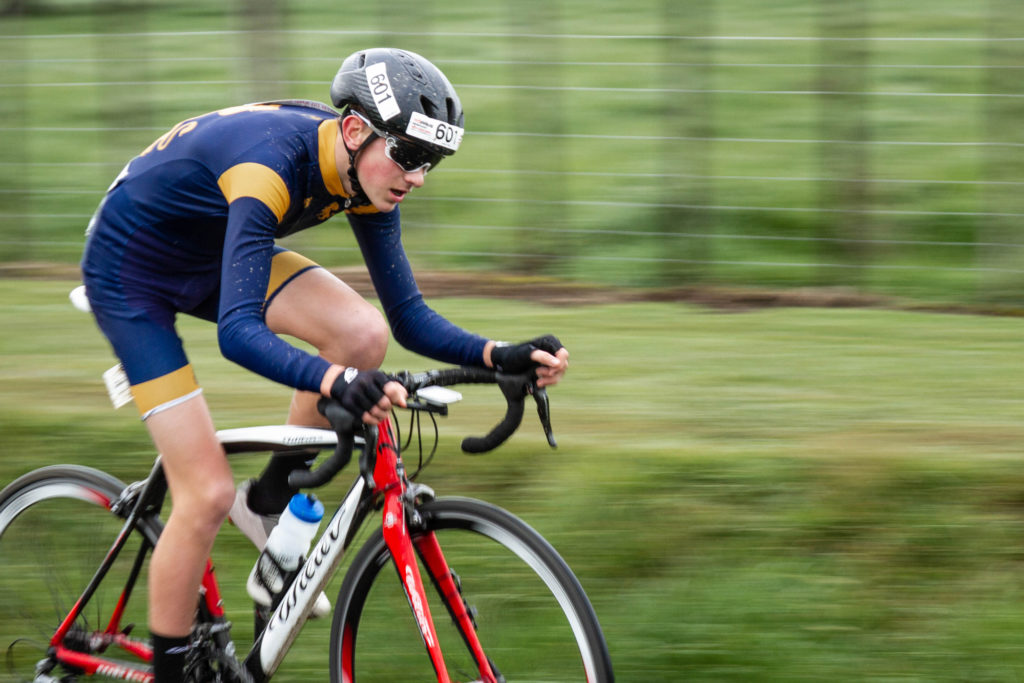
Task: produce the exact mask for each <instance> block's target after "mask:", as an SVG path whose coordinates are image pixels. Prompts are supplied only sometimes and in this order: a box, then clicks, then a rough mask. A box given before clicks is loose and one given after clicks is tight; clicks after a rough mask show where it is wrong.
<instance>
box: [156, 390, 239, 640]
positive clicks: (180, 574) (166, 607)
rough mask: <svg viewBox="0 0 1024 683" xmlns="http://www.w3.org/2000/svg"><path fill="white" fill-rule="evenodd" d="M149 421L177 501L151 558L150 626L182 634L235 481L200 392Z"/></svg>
mask: <svg viewBox="0 0 1024 683" xmlns="http://www.w3.org/2000/svg"><path fill="white" fill-rule="evenodd" d="M146 426H147V427H148V428H149V432H150V435H151V436H152V437H153V442H154V443H155V444H156V447H157V450H158V451H159V452H160V454H161V461H162V463H163V468H164V472H165V474H166V476H167V483H168V486H169V488H170V493H171V501H172V505H173V508H172V510H171V514H170V517H168V519H167V525H166V527H165V528H164V531H163V533H162V534H161V535H160V542H159V543H157V546H156V548H155V549H154V551H153V558H152V560H151V563H150V577H149V586H150V589H149V605H150V608H149V621H150V624H149V625H150V629H151V631H152V632H154V633H159V634H160V635H163V636H184V635H188V634H189V632H190V631H191V629H192V622H193V619H194V618H195V611H196V596H197V595H198V594H199V585H200V583H201V582H202V577H203V572H204V570H205V567H206V560H207V558H208V557H209V556H210V551H211V549H212V548H213V540H214V538H215V537H216V535H217V531H218V529H220V526H221V524H222V523H223V521H224V519H225V518H226V517H227V514H228V510H229V508H230V506H231V502H232V500H233V499H234V481H233V479H232V476H231V468H230V466H229V465H228V460H227V457H226V456H225V455H224V450H223V448H221V446H220V443H219V442H218V441H217V437H216V434H215V430H214V426H213V420H212V419H211V417H210V412H209V409H208V408H207V405H206V401H205V400H204V399H203V396H202V395H198V396H196V397H194V398H191V399H189V400H187V401H185V402H183V403H181V404H179V405H176V406H173V407H170V408H167V409H166V410H163V411H160V412H158V413H156V414H154V415H151V416H150V417H149V418H148V419H147V420H146Z"/></svg>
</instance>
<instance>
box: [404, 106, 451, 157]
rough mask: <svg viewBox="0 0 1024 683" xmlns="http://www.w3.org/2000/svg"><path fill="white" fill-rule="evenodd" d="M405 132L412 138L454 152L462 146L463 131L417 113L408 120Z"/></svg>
mask: <svg viewBox="0 0 1024 683" xmlns="http://www.w3.org/2000/svg"><path fill="white" fill-rule="evenodd" d="M405 132H406V133H407V134H408V135H411V136H412V137H414V138H418V139H420V140H425V141H426V142H429V143H432V144H435V145H439V146H441V147H444V148H445V149H450V150H452V151H453V152H454V151H456V150H457V149H458V148H459V145H460V144H462V134H463V133H464V132H465V131H464V130H463V129H462V128H460V127H458V126H453V125H452V124H450V123H445V122H444V121H438V120H437V119H432V118H430V117H429V116H426V115H424V114H421V113H419V112H418V111H414V112H413V113H412V116H411V117H410V118H409V125H408V127H406V129H405Z"/></svg>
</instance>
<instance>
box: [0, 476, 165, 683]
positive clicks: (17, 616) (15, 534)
mask: <svg viewBox="0 0 1024 683" xmlns="http://www.w3.org/2000/svg"><path fill="white" fill-rule="evenodd" d="M124 488H125V485H124V484H123V483H122V482H121V481H119V480H118V479H116V478H115V477H112V476H110V475H109V474H106V473H104V472H101V471H99V470H95V469H92V468H88V467H80V466H74V465H56V466H52V467H45V468H42V469H39V470H35V471H33V472H30V473H28V474H26V475H24V476H22V477H20V478H19V479H17V480H15V481H14V482H12V483H11V484H10V485H9V486H7V487H6V488H4V490H3V491H0V586H3V596H2V597H0V647H2V648H3V650H4V659H5V665H4V667H3V669H2V670H4V671H6V673H7V675H8V678H7V679H6V680H17V681H22V680H24V681H31V680H34V678H35V669H36V664H37V663H38V662H40V661H41V660H45V659H47V658H48V656H49V655H48V653H47V651H46V649H47V647H48V646H49V641H50V639H51V637H52V636H53V634H54V633H55V631H56V629H57V626H58V625H59V624H60V622H61V620H62V619H63V618H64V617H65V616H66V615H67V614H68V613H69V611H70V610H71V608H72V606H73V605H74V604H75V601H76V600H77V599H78V597H79V596H80V595H81V593H82V591H83V590H84V589H85V588H86V586H87V585H88V583H89V581H90V579H91V578H92V576H93V574H94V573H95V572H96V569H97V568H98V567H99V566H100V563H101V561H102V560H103V558H104V557H105V556H106V554H107V551H108V550H109V549H110V545H111V544H112V543H113V541H114V539H115V538H117V537H118V534H119V533H120V530H121V529H122V527H123V525H124V519H122V518H121V517H119V516H118V515H116V514H114V513H113V512H112V511H111V510H110V504H111V502H112V501H114V500H116V498H117V497H118V496H119V495H120V493H121V492H122V491H123V490H124ZM160 530H161V525H160V522H159V520H157V519H156V518H149V519H143V520H141V521H140V522H139V525H138V527H137V528H136V530H135V531H133V532H132V533H131V534H130V535H129V538H128V540H127V541H126V545H125V548H124V550H123V551H122V552H121V554H120V555H119V556H118V558H117V559H116V561H115V563H114V565H113V567H112V568H111V572H110V573H108V575H107V577H106V579H105V580H104V582H103V583H101V584H100V587H99V589H98V590H97V592H96V594H95V595H94V596H93V598H92V599H91V600H90V601H89V603H88V604H87V606H86V608H85V610H84V611H83V613H82V615H81V616H80V617H79V619H78V620H77V621H76V623H75V625H74V626H73V627H72V628H71V630H70V631H69V637H68V638H67V639H66V640H65V643H64V644H65V645H66V646H69V647H71V648H72V649H79V648H81V649H82V651H86V650H89V649H90V648H92V647H93V645H90V644H89V643H87V642H83V641H86V640H87V639H86V638H84V637H83V636H85V634H88V633H90V632H92V631H95V630H103V629H104V628H105V627H106V626H107V625H108V624H109V619H110V616H111V614H112V613H113V610H115V609H118V608H119V606H118V603H119V601H120V598H121V592H122V590H121V589H122V588H123V586H124V585H125V581H124V580H120V581H119V580H118V579H124V578H126V577H127V575H128V574H127V573H126V572H129V571H131V567H132V565H133V563H134V560H135V558H136V557H137V556H138V553H139V552H140V551H142V552H145V548H152V546H153V544H155V542H156V539H157V538H158V537H159V535H160ZM144 574H145V572H143V576H142V578H141V579H140V581H139V583H138V584H137V585H136V587H135V592H134V597H135V599H134V600H132V601H130V604H128V605H122V606H120V608H121V609H124V610H125V612H124V617H123V621H122V622H121V623H122V624H125V625H127V624H129V623H133V624H138V625H139V626H140V631H142V632H145V629H146V612H145V610H146V599H145V596H146V584H145V576H144ZM106 586H109V588H108V589H105V587H106ZM135 637H136V638H137V637H139V636H138V634H136V635H135ZM111 650H113V648H111ZM61 671H62V670H61V669H57V670H55V671H54V672H53V673H52V674H51V675H54V676H56V675H57V674H58V673H59V672H61ZM73 673H74V672H73V671H68V672H64V674H73ZM54 680H56V678H55V679H54Z"/></svg>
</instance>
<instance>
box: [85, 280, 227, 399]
mask: <svg viewBox="0 0 1024 683" xmlns="http://www.w3.org/2000/svg"><path fill="white" fill-rule="evenodd" d="M117 272H119V273H120V275H119V276H118V277H117V278H115V277H114V276H106V275H105V274H92V275H90V274H88V273H87V275H86V278H85V283H86V292H87V294H88V296H89V301H90V305H91V306H92V310H93V315H94V316H95V318H96V322H97V324H98V325H99V327H100V330H102V332H103V334H104V335H105V336H106V337H107V339H108V341H109V342H110V344H111V346H112V347H113V349H114V354H115V355H116V356H117V357H118V359H119V360H120V361H121V365H122V367H123V368H124V371H125V374H126V375H127V376H128V382H129V384H130V385H131V392H132V397H133V398H134V400H135V404H136V407H137V408H138V410H139V413H140V414H141V415H142V417H143V419H145V418H147V417H149V416H150V415H152V414H153V413H155V412H158V411H160V410H163V409H166V408H167V407H169V406H172V405H175V404H176V403H178V402H181V401H184V400H187V399H188V398H190V397H192V396H195V395H196V394H198V393H199V391H200V389H199V385H198V384H197V382H196V378H195V375H194V374H193V372H192V367H191V365H190V364H189V361H188V357H187V356H186V355H185V349H184V347H183V346H182V342H181V338H180V337H179V336H178V334H177V332H176V331H175V328H174V319H175V315H176V314H177V311H178V310H180V308H181V307H180V304H181V302H180V301H175V300H174V298H173V297H172V296H170V293H172V292H173V290H174V288H175V287H178V288H179V289H181V290H185V289H188V287H191V288H192V289H193V291H192V292H191V295H192V297H193V298H195V299H199V298H200V297H203V298H205V292H203V291H202V289H210V288H211V287H213V288H215V287H216V280H213V279H212V278H207V279H208V280H211V282H210V283H209V284H206V285H205V287H203V288H199V287H196V279H195V278H192V279H191V281H189V282H185V283H183V284H182V283H178V282H174V281H173V278H172V277H170V276H156V275H150V274H147V275H146V276H145V277H144V278H143V277H141V276H139V275H138V274H137V273H132V272H131V271H130V270H129V269H127V268H125V269H122V270H120V271H117ZM94 273H95V271H94Z"/></svg>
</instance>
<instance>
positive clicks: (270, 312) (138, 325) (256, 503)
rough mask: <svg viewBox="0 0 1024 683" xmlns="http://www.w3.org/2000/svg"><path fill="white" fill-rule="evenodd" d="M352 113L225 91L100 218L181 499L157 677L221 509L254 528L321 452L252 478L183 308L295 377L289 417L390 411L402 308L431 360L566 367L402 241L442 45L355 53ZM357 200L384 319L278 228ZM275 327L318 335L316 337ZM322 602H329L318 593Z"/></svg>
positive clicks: (437, 102) (109, 320) (178, 634)
mask: <svg viewBox="0 0 1024 683" xmlns="http://www.w3.org/2000/svg"><path fill="white" fill-rule="evenodd" d="M331 99H332V101H333V103H334V105H335V106H336V107H338V108H340V109H341V115H340V117H339V115H338V112H336V111H334V110H331V109H330V108H329V107H326V106H324V105H320V104H318V103H313V102H277V103H265V104H257V105H247V106H241V107H236V108H232V109H225V110H221V111H217V112H213V113H209V114H205V115H202V116H197V117H194V118H190V119H187V120H185V121H183V122H181V123H179V124H178V125H177V126H175V127H174V128H172V129H171V130H170V131H168V132H167V133H166V134H164V135H163V136H161V137H160V138H159V139H157V140H156V141H155V142H154V143H153V144H152V145H150V146H149V147H148V148H147V149H146V150H144V151H143V152H142V153H141V154H140V155H139V156H137V157H136V158H135V159H133V160H132V161H131V162H129V164H128V165H127V166H126V167H125V169H124V171H122V172H121V174H120V176H118V178H117V180H116V181H115V182H114V184H113V185H112V186H111V188H110V190H108V192H107V195H106V196H105V198H104V200H103V202H102V203H101V204H100V207H99V209H97V212H96V215H95V216H94V218H93V220H92V222H91V223H90V226H89V230H88V240H87V243H86V248H85V253H84V256H83V259H82V270H83V275H84V280H85V286H86V293H87V296H88V298H89V302H90V304H91V306H92V310H93V312H94V314H95V316H96V321H97V323H98V324H99V327H100V329H101V330H102V331H103V333H104V334H105V335H106V336H107V338H108V339H109V341H110V343H111V345H112V346H113V349H114V352H115V353H116V355H117V356H118V357H119V358H120V360H121V364H122V365H123V367H124V370H125V372H126V373H127V376H128V380H129V383H130V385H131V390H132V395H133V398H134V400H135V402H136V403H137V405H138V407H139V410H140V411H141V413H142V417H143V420H144V421H145V423H146V426H147V428H148V429H149V432H150V435H151V436H152V438H153V441H154V443H155V444H156V447H157V449H158V451H159V452H160V453H161V455H162V459H163V465H164V469H165V471H166V474H167V480H168V484H169V487H170V492H171V496H172V499H173V502H174V506H173V510H172V512H171V515H170V517H169V518H168V520H167V525H166V528H165V530H164V533H163V535H162V536H161V538H160V542H159V544H158V545H157V547H156V549H155V550H154V552H153V558H152V564H151V568H150V580H149V585H150V598H149V599H150V607H149V615H150V616H149V619H150V624H149V626H150V631H151V634H152V636H153V643H154V670H155V674H156V680H157V681H158V683H166V682H167V681H180V680H181V678H182V667H183V662H184V657H185V653H186V651H187V636H188V635H189V632H190V630H191V628H192V621H193V617H194V612H195V606H196V596H197V594H198V588H199V584H200V581H201V578H202V573H203V570H204V567H205V562H206V558H207V557H208V555H209V553H210V550H211V548H212V545H213V540H214V537H215V535H216V533H217V530H218V528H219V527H220V525H221V523H222V522H223V521H224V519H225V517H226V516H227V515H228V514H229V512H230V514H231V517H232V519H233V521H234V522H235V523H236V525H238V526H239V528H240V529H242V530H243V531H244V532H245V533H246V535H247V536H249V537H250V538H251V539H252V540H253V541H254V543H256V544H257V546H258V547H262V545H263V544H264V543H265V542H266V535H267V533H268V531H269V529H270V528H271V527H272V526H273V520H274V518H275V515H276V514H277V513H280V512H281V511H282V510H283V509H284V507H285V505H286V503H287V501H288V499H289V498H290V497H291V495H292V493H293V492H292V491H291V490H290V489H289V488H288V485H287V475H288V473H289V472H290V471H291V470H292V469H294V468H296V467H302V466H308V465H306V464H305V463H304V462H303V458H301V457H300V458H299V459H298V460H297V459H296V458H295V457H294V456H293V457H288V458H285V457H282V456H278V457H275V458H272V459H271V461H270V464H269V465H268V466H267V468H266V470H265V471H264V472H263V474H262V475H261V476H260V478H259V479H257V480H256V481H254V482H246V483H245V484H243V486H242V487H240V489H239V491H238V493H237V495H236V491H235V487H234V482H233V478H232V474H231V470H230V468H229V466H228V462H227V459H226V457H225V455H224V452H223V450H222V449H221V447H220V445H219V444H218V442H217V439H216V436H215V431H214V426H213V422H212V419H211V417H210V413H209V410H208V408H207V405H206V402H205V400H204V399H203V396H202V394H201V390H200V388H199V384H198V383H197V381H196V378H195V376H194V374H193V371H192V367H191V365H190V364H189V362H188V359H187V357H186V355H185V353H184V350H183V347H182V342H181V340H180V338H179V337H178V335H177V333H176V332H175V329H174V321H175V316H176V314H177V313H179V312H181V313H187V314H190V315H193V316H197V317H200V318H204V319H207V320H211V321H216V323H217V333H218V340H219V343H220V348H221V350H222V352H223V354H224V355H225V356H226V357H227V358H229V359H230V360H232V361H235V362H237V363H238V364H240V365H242V366H243V367H246V368H248V369H250V370H252V371H254V372H257V373H259V374H260V375H263V376H265V377H267V378H269V379H272V380H275V381H277V382H281V383H283V384H286V385H289V386H291V387H294V388H295V389H296V390H297V391H296V392H295V394H294V397H293V399H292V403H291V408H290V411H289V414H288V421H289V423H292V424H300V425H319V424H324V423H323V422H322V418H321V417H320V416H319V415H318V414H317V411H316V402H317V399H318V397H319V396H331V397H334V398H335V399H337V400H339V401H340V402H341V403H342V404H343V405H344V406H346V407H347V408H349V409H350V410H351V411H352V412H353V413H355V414H357V415H359V416H361V418H362V420H363V421H364V422H367V423H370V424H376V423H377V422H379V421H380V420H383V419H384V418H385V417H386V416H387V415H388V413H389V410H390V408H391V406H392V405H403V404H404V402H405V398H406V395H405V390H404V389H403V387H402V386H401V385H399V384H398V383H396V382H389V381H388V380H387V377H386V376H385V375H384V374H383V373H382V372H380V371H379V370H378V369H377V368H378V367H379V366H380V364H381V362H382V361H383V359H384V354H385V350H386V346H387V341H388V326H389V324H390V329H391V332H392V333H393V334H394V336H395V339H396V340H397V341H398V342H400V343H401V344H402V345H403V346H405V347H407V348H409V349H411V350H412V351H415V352H417V353H419V354H422V355H424V356H427V357H429V358H432V359H434V360H437V361H440V362H445V363H455V364H462V365H478V366H488V367H498V368H499V369H503V370H506V371H509V372H518V371H523V370H525V369H527V368H529V367H532V366H534V365H536V366H538V375H539V378H540V379H539V383H540V384H542V385H550V384H554V383H556V382H558V381H559V380H560V379H561V377H562V376H563V374H564V373H565V371H566V368H567V366H568V355H569V354H568V351H566V350H565V349H564V348H562V345H561V344H560V343H559V342H558V340H557V339H555V338H554V337H552V336H550V335H547V336H544V337H539V338H538V339H535V340H533V341H532V342H525V343H522V344H498V343H496V342H494V341H492V340H489V339H487V338H484V337H480V336H477V335H475V334H471V333H469V332H467V331H465V330H463V329H461V328H459V327H457V326H456V325H454V324H453V323H451V322H449V321H448V320H446V319H445V318H443V317H441V316H440V315H439V314H437V313H436V312H434V311H433V310H432V309H430V308H429V307H428V306H427V305H426V304H425V303H424V301H423V298H422V296H421V295H420V292H419V290H418V289H417V286H416V282H415V280H414V279H413V274H412V271H411V269H410V266H409V262H408V260H407V258H406V255H405V251H404V249H403V247H402V242H401V233H400V222H399V209H398V205H399V204H400V203H401V202H402V201H404V200H405V198H406V196H407V195H408V194H409V193H410V192H411V191H412V190H414V189H416V188H418V187H420V186H422V185H423V183H424V180H425V177H426V174H427V172H428V171H430V170H431V169H432V168H434V167H436V166H437V164H438V163H440V162H441V160H442V159H444V157H446V156H449V155H451V154H453V153H454V152H455V151H456V150H457V149H458V147H459V144H460V142H461V140H462V135H463V128H462V126H463V113H462V107H461V104H460V102H459V99H458V96H457V95H456V94H455V91H454V89H453V88H452V86H451V84H450V83H449V82H448V80H447V79H446V78H445V76H444V75H443V74H442V73H441V72H440V71H439V70H438V69H437V68H436V67H435V66H434V65H433V64H431V63H430V62H429V61H427V60H426V59H424V58H423V57H421V56H419V55H416V54H414V53H411V52H405V51H401V50H396V49H390V48H377V49H371V50H365V51H361V52H357V53H355V54H353V55H351V56H349V57H348V58H346V59H345V60H344V62H343V64H342V66H341V69H340V70H339V71H338V74H337V76H336V77H335V79H334V82H333V84H332V86H331ZM338 212H344V213H345V214H346V215H347V217H348V219H349V223H350V224H351V227H352V230H353V232H354V234H355V237H356V241H357V242H358V244H359V246H360V249H361V250H362V253H363V257H364V259H365V261H366V264H367V267H368V269H369V272H370V275H371V278H372V280H373V284H374V287H375V289H376V291H377V294H378V296H379V297H380V300H381V303H382V304H383V307H384V310H385V313H386V315H387V321H385V319H384V317H383V316H381V315H380V314H379V313H378V311H377V309H376V308H374V307H373V306H372V305H370V304H369V303H368V302H366V301H365V300H364V299H363V298H362V297H360V296H359V295H358V294H357V293H356V292H355V291H354V290H352V289H351V288H350V287H349V286H348V285H346V284H345V283H343V282H342V281H340V280H339V279H337V278H336V277H334V276H333V275H332V274H330V273H329V272H327V271H326V270H324V269H322V268H320V267H318V266H317V265H316V264H315V263H313V262H312V261H310V260H308V259H306V258H304V257H302V256H300V255H298V254H296V253H294V252H291V251H288V250H286V249H283V248H280V247H278V246H276V245H275V243H274V240H275V239H276V238H279V237H284V236H286V235H289V234H292V233H294V232H296V231H298V230H302V229H304V228H307V227H310V226H313V225H316V224H318V223H321V222H323V221H325V220H327V219H328V218H329V217H330V216H331V215H333V214H335V213H338ZM278 335H291V336H293V337H296V338H298V339H301V340H304V341H306V342H308V343H310V344H312V345H313V346H314V347H315V348H316V349H317V351H318V355H313V354H310V353H307V352H305V351H303V350H300V349H298V348H296V347H294V346H292V345H290V344H288V343H287V342H285V341H284V340H282V339H281V338H280V337H279V336H278ZM319 609H320V611H325V610H326V600H325V599H323V597H322V596H321V601H320V603H319Z"/></svg>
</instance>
